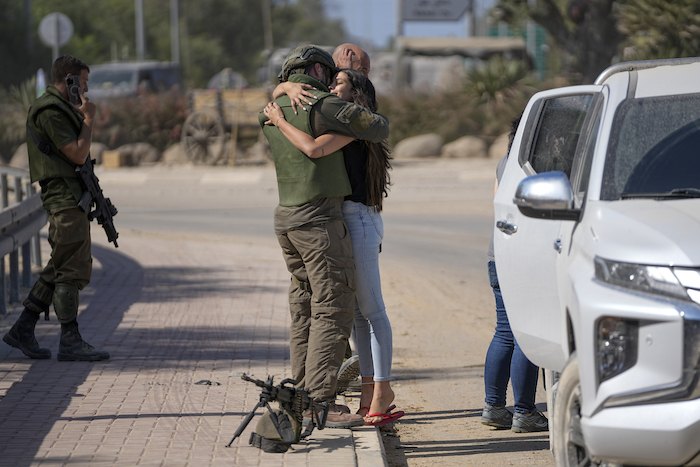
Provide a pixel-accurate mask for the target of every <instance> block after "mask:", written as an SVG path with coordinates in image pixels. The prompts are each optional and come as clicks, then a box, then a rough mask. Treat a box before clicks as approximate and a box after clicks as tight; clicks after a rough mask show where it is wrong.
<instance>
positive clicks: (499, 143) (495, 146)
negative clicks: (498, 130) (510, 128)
mask: <svg viewBox="0 0 700 467" xmlns="http://www.w3.org/2000/svg"><path fill="white" fill-rule="evenodd" d="M507 152H508V133H503V134H502V135H501V136H499V137H498V138H496V140H495V141H494V142H493V143H491V147H489V157H490V158H492V159H500V158H501V157H503V156H505V155H506V153H507Z"/></svg>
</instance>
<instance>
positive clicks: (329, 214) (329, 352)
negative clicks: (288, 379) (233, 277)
mask: <svg viewBox="0 0 700 467" xmlns="http://www.w3.org/2000/svg"><path fill="white" fill-rule="evenodd" d="M342 202H343V200H342V198H324V199H321V200H317V201H314V202H313V203H308V204H306V205H303V206H300V207H297V208H287V207H283V206H278V207H277V209H276V210H275V233H276V234H277V240H278V241H279V244H280V246H281V247H282V252H283V255H284V260H285V262H286V263H287V269H288V270H289V272H290V273H291V274H292V278H291V283H290V286H289V309H290V313H291V329H290V355H291V364H292V377H293V378H294V379H295V380H297V382H298V383H299V384H298V387H300V388H304V389H306V390H308V391H309V392H310V395H311V398H312V399H313V400H315V401H317V402H324V401H334V400H335V389H336V386H337V384H338V371H339V369H340V366H341V365H342V363H343V356H344V355H345V348H346V345H347V341H348V337H349V336H350V331H351V329H352V323H353V317H354V311H355V285H354V284H355V278H354V263H353V259H352V244H351V242H350V235H349V232H348V229H347V227H346V226H345V223H344V222H343V220H342Z"/></svg>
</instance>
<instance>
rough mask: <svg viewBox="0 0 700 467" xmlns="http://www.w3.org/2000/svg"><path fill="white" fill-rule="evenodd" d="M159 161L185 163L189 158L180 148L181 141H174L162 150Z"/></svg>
mask: <svg viewBox="0 0 700 467" xmlns="http://www.w3.org/2000/svg"><path fill="white" fill-rule="evenodd" d="M161 161H162V162H163V163H164V164H186V163H187V162H189V161H190V160H189V158H188V157H187V154H185V150H184V149H182V143H175V144H173V145H172V146H170V147H168V149H166V150H165V151H164V152H163V157H162V158H161Z"/></svg>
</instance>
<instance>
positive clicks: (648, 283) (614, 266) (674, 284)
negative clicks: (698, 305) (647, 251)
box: [594, 256, 689, 300]
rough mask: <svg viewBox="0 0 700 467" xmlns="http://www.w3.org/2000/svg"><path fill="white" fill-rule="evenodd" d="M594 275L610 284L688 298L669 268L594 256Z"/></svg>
mask: <svg viewBox="0 0 700 467" xmlns="http://www.w3.org/2000/svg"><path fill="white" fill-rule="evenodd" d="M594 263H595V277H596V278H597V279H598V280H601V281H603V282H606V283H608V284H610V285H616V286H618V287H624V288H626V289H632V290H637V291H640V292H647V293H652V294H656V295H666V296H671V297H676V298H680V299H683V300H688V298H689V297H688V292H687V291H686V289H685V287H683V286H682V285H681V284H680V283H679V282H678V279H677V278H676V275H675V274H674V273H673V271H672V270H671V268H669V267H665V266H649V265H646V264H634V263H623V262H620V261H611V260H608V259H603V258H601V257H599V256H596V258H595V260H594Z"/></svg>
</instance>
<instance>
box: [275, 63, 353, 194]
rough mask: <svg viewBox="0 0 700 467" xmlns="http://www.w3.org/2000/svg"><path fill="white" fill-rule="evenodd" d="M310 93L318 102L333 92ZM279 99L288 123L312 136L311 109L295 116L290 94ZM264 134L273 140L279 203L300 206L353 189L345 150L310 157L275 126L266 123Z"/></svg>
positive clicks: (346, 192)
mask: <svg viewBox="0 0 700 467" xmlns="http://www.w3.org/2000/svg"><path fill="white" fill-rule="evenodd" d="M295 76H302V75H295ZM290 81H296V80H291V79H290ZM310 92H312V93H314V94H315V95H316V96H318V102H320V101H322V100H323V99H325V98H326V97H328V96H330V95H331V94H329V93H327V92H323V91H313V90H312V91H310ZM276 102H277V103H278V104H279V105H280V107H282V111H283V112H284V117H285V119H286V120H287V121H288V122H289V123H291V124H292V125H294V126H295V127H296V128H298V129H300V130H301V131H303V132H304V133H306V134H309V135H311V136H313V132H312V130H311V121H310V113H311V112H304V111H300V112H298V114H296V115H295V114H294V112H293V111H292V107H291V103H290V100H289V97H288V96H282V97H280V98H279V99H277V101H276ZM330 118H334V116H330ZM265 120H266V119H265ZM263 133H265V137H267V140H268V141H269V142H270V148H271V149H272V155H273V157H274V160H275V170H276V171H277V186H278V189H279V199H280V206H301V205H302V204H306V203H309V202H311V201H313V200H316V199H320V198H342V197H345V196H346V195H349V194H350V193H351V192H352V190H351V188H350V181H349V180H348V174H347V172H346V170H345V163H344V162H343V151H342V150H340V151H336V152H334V153H331V154H329V155H327V156H323V157H319V158H318V159H311V158H310V157H308V156H307V155H306V154H304V153H303V152H301V151H300V150H299V149H297V148H296V147H294V145H293V144H292V143H290V142H289V140H288V139H287V138H286V137H285V136H284V135H283V134H282V132H281V131H280V130H279V128H277V127H276V126H271V125H264V126H263Z"/></svg>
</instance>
